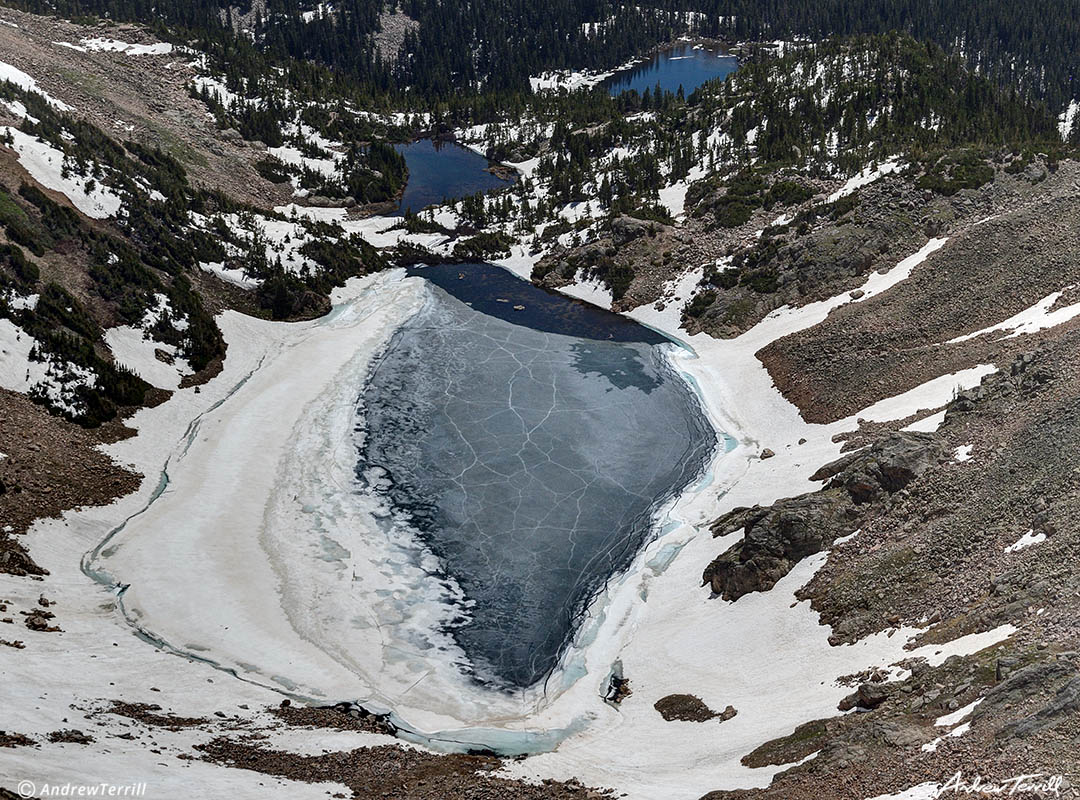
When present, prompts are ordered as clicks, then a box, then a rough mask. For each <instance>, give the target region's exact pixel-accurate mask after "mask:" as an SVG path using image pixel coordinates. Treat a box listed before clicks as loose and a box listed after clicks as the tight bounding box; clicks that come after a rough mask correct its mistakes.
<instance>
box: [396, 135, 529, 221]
mask: <svg viewBox="0 0 1080 800" xmlns="http://www.w3.org/2000/svg"><path fill="white" fill-rule="evenodd" d="M394 149H395V150H397V151H398V152H399V153H401V154H402V155H404V156H405V164H406V165H407V166H408V168H409V181H408V183H406V184H405V193H404V194H403V195H402V198H401V203H400V204H399V205H398V208H397V213H398V214H404V213H405V212H406V211H409V210H411V211H412V212H413V213H416V212H418V211H420V210H421V209H424V208H427V207H428V206H433V205H438V204H439V203H442V202H443V201H444V200H449V199H453V198H462V197H466V196H468V195H473V194H476V193H477V192H490V191H493V190H495V189H503V188H505V187H507V186H509V185H510V184H511V181H506V180H503V179H502V178H500V177H498V176H497V175H494V174H493V173H491V172H489V171H488V168H489V167H491V166H492V162H490V161H488V160H487V159H486V158H484V157H483V156H482V155H480V154H479V153H476V152H474V151H472V150H469V149H468V148H467V147H462V146H461V145H459V144H457V143H456V142H439V141H435V140H433V139H420V140H418V141H415V142H411V143H409V144H398V145H394Z"/></svg>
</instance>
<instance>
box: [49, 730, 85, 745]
mask: <svg viewBox="0 0 1080 800" xmlns="http://www.w3.org/2000/svg"><path fill="white" fill-rule="evenodd" d="M49 741H50V742H52V743H53V744H58V743H60V742H70V743H71V744H90V743H91V742H93V741H94V737H93V736H90V735H89V734H86V733H83V732H82V731H80V730H77V729H75V728H71V729H70V730H62V731H53V732H52V733H50V734H49Z"/></svg>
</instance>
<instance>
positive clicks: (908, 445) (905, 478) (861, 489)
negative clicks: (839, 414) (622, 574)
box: [702, 433, 943, 600]
mask: <svg viewBox="0 0 1080 800" xmlns="http://www.w3.org/2000/svg"><path fill="white" fill-rule="evenodd" d="M942 457H943V450H942V446H941V444H940V442H939V441H938V439H937V437H936V436H935V435H934V434H930V433H895V434H893V435H891V436H889V437H888V438H886V439H884V440H883V441H881V442H878V443H877V444H874V445H873V446H871V447H869V448H867V449H865V450H860V451H858V452H856V453H852V454H850V455H847V456H844V457H843V458H841V459H838V460H836V461H833V462H832V463H830V464H826V465H825V466H823V467H822V468H821V469H819V470H818V471H817V472H815V473H814V475H813V476H812V479H813V480H819V481H828V482H827V483H826V485H825V487H824V489H823V490H821V491H818V492H811V493H809V494H804V495H801V496H799V497H793V498H789V499H786V500H780V501H778V502H776V503H774V504H773V505H771V506H768V507H766V508H762V507H760V506H755V507H754V508H738V509H735V510H734V511H732V512H731V513H729V514H727V515H726V516H724V517H722V518H720V519H719V520H717V521H716V522H715V523H713V526H712V531H713V535H714V536H720V535H724V534H726V533H731V532H733V531H736V530H738V529H740V528H741V529H742V530H743V538H742V541H740V542H738V543H737V544H735V545H734V546H732V547H731V548H730V549H728V550H727V551H726V552H725V553H723V554H722V555H721V556H719V557H718V558H716V559H715V560H714V561H713V562H712V563H711V564H709V566H707V567H706V568H705V571H704V573H703V574H702V582H703V583H705V584H708V585H709V586H710V588H711V589H712V591H713V592H715V593H716V594H719V595H721V596H722V597H723V598H724V599H725V600H737V599H738V598H740V597H742V596H743V595H744V594H747V593H749V592H757V591H764V590H768V589H771V588H772V587H773V586H774V585H775V584H776V582H777V581H778V580H780V579H781V578H783V577H784V576H785V575H787V574H788V573H789V572H790V571H791V569H792V567H794V566H795V564H797V563H798V562H799V561H801V560H802V559H804V558H806V557H807V556H810V555H813V554H814V553H817V552H820V551H821V550H823V549H824V548H826V547H828V546H829V545H831V544H832V542H833V540H834V539H836V538H837V537H839V536H843V535H845V534H847V533H850V532H851V529H852V525H853V523H854V521H855V520H856V519H857V518H858V517H859V514H860V511H861V509H860V507H861V506H864V505H866V504H868V503H873V502H874V501H876V500H879V499H881V498H883V497H886V496H888V495H891V494H894V493H896V492H900V491H902V490H904V489H906V488H907V486H908V485H909V484H910V483H911V482H912V481H913V480H915V479H916V478H918V477H919V476H920V475H922V474H923V473H924V472H925V471H926V470H927V469H928V468H929V467H930V466H931V465H932V464H935V463H937V462H938V461H939V460H940V459H941V458H942Z"/></svg>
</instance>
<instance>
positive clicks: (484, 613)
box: [357, 264, 717, 689]
mask: <svg viewBox="0 0 1080 800" xmlns="http://www.w3.org/2000/svg"><path fill="white" fill-rule="evenodd" d="M412 274H415V275H420V276H423V277H425V278H427V279H428V281H429V296H428V299H427V301H426V303H425V305H424V308H423V309H422V310H421V311H420V312H419V313H418V314H416V315H415V316H414V317H413V318H412V319H411V320H410V321H409V322H407V323H406V324H405V325H404V326H403V327H402V328H400V329H399V330H398V331H397V332H396V333H395V335H394V336H393V338H392V340H391V342H390V344H389V345H388V347H387V349H386V351H385V353H384V354H383V355H382V356H381V357H380V359H379V360H378V361H377V362H376V364H375V365H374V366H373V368H372V371H371V374H370V376H369V380H368V382H367V384H366V386H365V388H364V391H363V395H362V397H361V401H362V402H361V407H362V408H363V415H364V418H363V420H362V422H361V430H362V431H363V435H362V437H361V439H360V440H359V441H360V444H359V460H358V466H357V473H358V475H359V476H360V478H361V481H362V482H363V483H365V485H366V486H367V487H368V490H369V491H373V492H376V493H378V494H380V495H381V496H383V497H384V498H385V499H386V500H387V501H388V502H389V503H390V505H391V506H392V507H393V508H394V509H395V516H396V518H397V519H399V520H402V521H403V522H401V523H400V524H404V525H407V526H408V527H409V528H410V529H411V530H412V531H413V535H415V536H416V537H417V538H418V539H419V540H420V541H421V542H422V543H423V544H424V546H425V547H426V548H427V549H428V550H429V551H430V552H431V553H432V554H433V555H434V556H435V557H436V558H437V560H438V563H439V565H440V569H441V573H440V575H439V576H435V577H439V578H449V579H451V580H452V581H454V582H455V583H456V585H457V586H458V587H459V588H460V590H461V593H462V595H463V596H464V598H465V599H464V602H463V603H461V611H460V617H459V619H458V620H457V621H456V622H455V623H454V625H453V627H452V628H451V629H450V630H449V631H447V632H448V633H450V634H451V635H452V636H453V638H454V640H455V641H456V642H457V644H458V645H459V646H460V648H461V650H462V651H463V653H464V654H465V656H466V657H467V659H468V662H469V667H468V671H469V672H470V674H471V675H472V677H473V678H474V679H476V680H478V681H480V682H482V683H485V684H487V685H491V686H493V687H497V688H503V689H509V688H513V687H527V686H531V685H533V684H536V683H537V682H539V681H542V680H543V679H544V678H545V677H546V676H547V675H548V674H549V673H550V672H551V670H552V669H553V668H554V667H555V666H556V664H557V663H558V661H559V658H560V656H561V654H562V652H563V650H564V649H565V647H566V646H567V644H568V642H569V641H570V639H571V637H572V636H573V633H574V631H575V630H576V627H577V624H578V622H579V620H580V619H581V616H582V613H583V611H584V610H585V608H586V606H587V604H588V602H589V600H590V599H591V598H592V597H593V596H594V594H595V593H596V592H597V591H599V590H600V589H601V588H602V587H603V585H604V584H605V582H606V581H607V580H608V579H609V578H611V577H612V576H613V575H615V574H617V573H619V572H621V571H622V570H625V569H626V568H627V567H628V566H629V565H630V563H631V561H632V560H633V558H634V556H635V555H636V554H637V553H638V552H639V550H640V549H641V547H642V546H643V545H644V544H645V543H646V542H647V541H648V540H649V539H650V538H651V537H652V536H653V535H654V522H655V518H656V514H657V512H658V510H659V509H660V507H661V506H662V505H663V504H664V503H666V502H667V501H668V500H670V499H671V498H672V497H673V496H674V495H676V494H677V493H679V492H681V491H682V490H683V489H684V488H685V487H686V486H687V485H689V484H690V483H691V482H692V481H694V480H695V479H696V478H697V477H698V476H699V475H700V474H701V473H702V471H703V469H704V465H705V463H706V460H707V459H708V457H709V455H710V453H711V452H712V450H713V448H714V447H715V446H716V443H717V437H716V434H715V432H714V431H713V430H712V428H711V426H710V425H709V423H708V421H707V419H706V418H705V416H704V414H703V412H702V410H701V407H700V405H699V404H698V400H697V398H696V396H695V395H694V394H693V393H692V391H691V390H690V388H689V386H688V384H687V383H686V382H685V381H683V380H682V379H681V378H680V377H679V376H678V375H676V374H675V373H674V372H673V370H672V369H671V367H670V366H669V364H668V360H667V357H666V355H665V352H664V348H666V347H671V346H673V345H672V344H671V342H670V341H669V340H668V339H666V338H665V337H663V336H661V335H660V334H658V333H656V332H655V331H652V330H650V329H648V328H645V327H643V326H641V325H638V324H637V323H635V322H632V321H630V320H627V319H626V318H624V317H621V316H619V315H617V314H613V313H610V312H607V311H604V310H602V309H600V308H597V307H595V306H589V305H586V304H583V303H580V302H578V301H574V300H571V299H569V298H566V297H563V296H561V295H556V294H552V293H549V292H546V291H544V290H542V289H540V288H537V287H535V286H532V285H531V284H529V283H526V282H524V281H521V280H519V279H518V278H516V277H514V276H513V275H511V274H510V273H508V272H506V271H504V270H502V269H500V268H497V267H494V266H492V265H487V264H465V265H460V264H458V265H440V266H435V267H427V268H417V269H415V270H413V272H412Z"/></svg>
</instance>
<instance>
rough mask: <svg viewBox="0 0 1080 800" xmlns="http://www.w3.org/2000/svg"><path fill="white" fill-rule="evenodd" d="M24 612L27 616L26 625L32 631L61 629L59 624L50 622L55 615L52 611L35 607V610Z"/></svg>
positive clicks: (43, 631)
mask: <svg viewBox="0 0 1080 800" xmlns="http://www.w3.org/2000/svg"><path fill="white" fill-rule="evenodd" d="M22 613H23V614H24V615H25V616H26V619H25V622H26V627H27V628H29V629H30V630H32V631H40V632H42V633H55V632H58V631H59V630H60V628H59V627H58V626H56V625H50V624H49V620H50V619H52V618H53V617H54V616H55V614H53V613H52V612H51V611H43V610H41V609H40V608H35V609H34V610H33V611H23V612H22Z"/></svg>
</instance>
